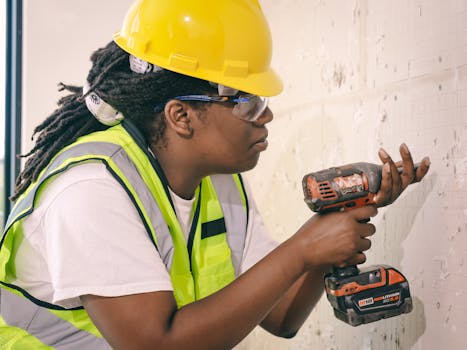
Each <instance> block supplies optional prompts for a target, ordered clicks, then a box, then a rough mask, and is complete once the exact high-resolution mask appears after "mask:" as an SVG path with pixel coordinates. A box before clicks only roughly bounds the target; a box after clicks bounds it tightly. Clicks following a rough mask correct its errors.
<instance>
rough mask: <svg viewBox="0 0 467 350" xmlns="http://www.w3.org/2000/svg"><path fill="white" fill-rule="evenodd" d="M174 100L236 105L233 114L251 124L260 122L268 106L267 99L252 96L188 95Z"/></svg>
mask: <svg viewBox="0 0 467 350" xmlns="http://www.w3.org/2000/svg"><path fill="white" fill-rule="evenodd" d="M174 99H176V100H179V101H200V102H230V103H233V104H234V107H233V110H232V112H233V114H234V115H235V116H236V117H238V118H240V119H243V120H246V121H249V122H254V121H256V120H258V118H259V117H260V116H261V115H262V114H263V112H264V110H265V109H266V107H267V106H268V99H267V98H266V97H261V96H256V95H252V94H244V95H239V96H209V95H186V96H177V97H174Z"/></svg>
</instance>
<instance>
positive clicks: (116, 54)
mask: <svg viewBox="0 0 467 350" xmlns="http://www.w3.org/2000/svg"><path fill="white" fill-rule="evenodd" d="M91 61H92V67H91V70H90V71H89V73H88V77H87V82H88V84H89V86H90V88H89V92H91V91H94V92H96V93H97V94H98V95H99V96H100V97H101V98H102V99H103V100H104V101H105V102H107V103H108V104H110V105H111V106H112V107H114V108H115V109H117V110H119V111H120V112H122V114H123V115H124V116H125V118H127V119H129V120H131V121H132V122H133V123H134V124H135V125H136V126H137V127H138V129H139V130H140V131H141V132H142V134H143V135H144V136H145V138H146V139H147V140H148V142H158V141H159V140H161V139H162V138H163V135H164V132H165V127H166V125H165V119H164V117H163V116H164V114H163V112H160V113H154V107H155V106H159V105H161V104H163V103H165V102H166V101H167V100H169V99H170V98H172V97H174V96H180V95H186V94H193V93H195V94H196V93H205V92H207V91H212V87H210V85H209V83H208V82H206V81H204V80H200V79H196V78H192V77H188V76H186V75H181V74H178V73H174V72H171V71H167V70H160V71H157V72H151V73H147V74H139V73H135V72H132V71H131V70H130V66H129V55H128V53H126V52H125V51H123V50H122V49H120V48H119V47H118V46H117V45H116V44H115V43H114V42H110V43H109V44H108V45H107V46H105V47H104V48H101V49H98V50H96V51H95V52H94V53H93V54H92V55H91ZM63 90H66V91H68V92H70V94H68V95H66V96H64V97H62V98H61V99H60V100H59V101H58V103H57V104H58V108H57V109H56V110H55V111H54V112H53V113H52V114H51V115H50V116H48V117H47V118H46V119H45V120H44V121H43V122H42V123H41V124H39V125H38V126H37V127H36V128H35V129H34V133H33V138H34V136H35V135H38V136H37V138H36V142H35V145H34V147H33V148H32V149H31V150H30V151H29V152H28V153H26V154H23V155H19V157H22V158H27V157H29V158H28V160H27V161H26V164H25V166H24V169H23V171H22V172H21V173H20V174H19V176H18V178H17V179H16V184H15V185H16V186H15V194H14V195H12V196H11V197H10V200H12V201H14V200H16V199H17V198H18V197H19V196H20V195H21V194H22V193H23V192H24V191H25V190H26V189H27V188H28V187H29V186H30V185H31V184H32V183H33V182H34V181H36V180H37V178H38V176H39V174H40V173H41V171H42V170H43V169H44V168H45V167H46V166H47V165H48V163H49V162H50V161H51V159H52V158H53V157H54V156H55V155H56V154H57V153H58V152H59V151H60V150H61V149H63V148H64V147H66V146H68V145H70V144H71V143H73V142H75V141H76V140H77V139H78V138H79V137H81V136H83V135H87V134H90V133H92V132H95V131H100V130H105V129H106V128H108V126H106V125H103V124H101V123H99V122H98V121H97V120H96V119H95V118H94V116H93V115H92V114H91V113H90V112H89V110H88V109H87V107H86V104H85V101H84V98H83V88H82V87H78V86H72V85H65V84H63V83H60V84H59V91H63ZM192 104H195V105H199V104H197V103H192Z"/></svg>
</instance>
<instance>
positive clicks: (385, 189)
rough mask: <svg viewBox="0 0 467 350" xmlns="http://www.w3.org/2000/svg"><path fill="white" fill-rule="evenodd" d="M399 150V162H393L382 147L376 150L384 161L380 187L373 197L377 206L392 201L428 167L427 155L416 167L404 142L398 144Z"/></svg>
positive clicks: (419, 179) (422, 175) (417, 180)
mask: <svg viewBox="0 0 467 350" xmlns="http://www.w3.org/2000/svg"><path fill="white" fill-rule="evenodd" d="M399 151H400V154H401V157H402V160H401V161H399V162H394V161H393V160H392V159H391V157H390V156H389V154H387V152H386V151H385V150H384V149H382V148H381V149H380V150H379V152H378V155H379V158H380V159H381V161H382V162H383V163H384V165H383V170H382V179H381V188H380V190H379V191H378V193H377V194H376V197H375V202H376V205H377V206H378V207H384V206H386V205H388V204H391V203H392V202H394V201H395V200H396V199H397V198H398V197H399V196H400V194H401V193H402V192H403V191H404V190H405V189H406V188H407V186H409V185H410V184H413V183H416V182H419V181H421V180H422V179H423V177H424V176H425V175H426V173H427V172H428V169H429V167H430V158H428V157H425V158H423V159H422V161H421V162H420V163H419V164H418V167H415V166H414V162H413V160H412V156H411V155H410V151H409V149H408V147H407V145H406V144H405V143H403V144H402V145H400V147H399ZM398 168H399V169H398ZM400 169H402V171H401V170H400Z"/></svg>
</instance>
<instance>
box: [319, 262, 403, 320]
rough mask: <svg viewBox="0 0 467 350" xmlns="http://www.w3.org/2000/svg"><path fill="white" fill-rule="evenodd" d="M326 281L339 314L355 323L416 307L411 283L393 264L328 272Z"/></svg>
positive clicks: (388, 315) (332, 302)
mask: <svg viewBox="0 0 467 350" xmlns="http://www.w3.org/2000/svg"><path fill="white" fill-rule="evenodd" d="M324 282H325V288H326V294H327V298H328V300H329V301H330V303H331V305H332V306H333V308H334V314H335V316H336V317H337V318H338V319H340V320H342V321H344V322H346V323H348V324H350V325H352V326H358V325H360V324H363V323H370V322H374V321H378V320H380V319H383V318H389V317H393V316H397V315H400V314H403V313H409V312H410V311H411V310H412V299H411V297H410V289H409V283H408V281H407V279H406V278H405V277H404V275H402V273H400V272H399V271H398V270H396V269H395V268H393V267H391V266H387V265H373V266H370V267H367V268H365V269H362V270H360V271H359V273H358V274H356V275H354V276H338V275H337V274H328V275H327V276H326V277H325V279H324Z"/></svg>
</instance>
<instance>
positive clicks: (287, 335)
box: [263, 327, 299, 339]
mask: <svg viewBox="0 0 467 350" xmlns="http://www.w3.org/2000/svg"><path fill="white" fill-rule="evenodd" d="M263 328H265V327H263ZM265 330H266V331H268V332H269V333H271V334H273V335H275V336H276V337H279V338H284V339H292V338H293V337H295V336H296V335H297V333H298V331H299V329H296V328H289V327H278V328H273V329H271V328H265Z"/></svg>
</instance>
